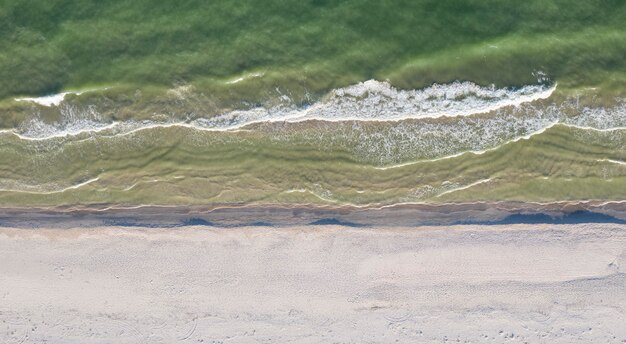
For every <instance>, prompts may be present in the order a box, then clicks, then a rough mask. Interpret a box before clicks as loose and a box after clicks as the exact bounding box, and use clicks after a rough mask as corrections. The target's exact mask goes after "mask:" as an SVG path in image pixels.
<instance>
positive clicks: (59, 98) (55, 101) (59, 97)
mask: <svg viewBox="0 0 626 344" xmlns="http://www.w3.org/2000/svg"><path fill="white" fill-rule="evenodd" d="M106 89H108V87H107V88H102V90H106ZM96 90H97V89H92V90H84V91H68V92H62V93H57V94H50V95H47V96H43V97H23V98H15V101H18V102H31V103H37V104H39V105H42V106H48V107H50V106H59V105H60V104H61V103H62V102H63V101H64V100H65V96H66V95H68V94H74V95H77V96H79V95H81V94H83V93H86V92H91V91H96Z"/></svg>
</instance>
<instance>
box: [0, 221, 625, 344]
mask: <svg viewBox="0 0 626 344" xmlns="http://www.w3.org/2000/svg"><path fill="white" fill-rule="evenodd" d="M625 266H626V226H623V225H611V224H588V225H558V226H557V225H513V226H455V227H439V228H423V227H422V228H412V229H389V228H376V229H353V228H344V227H335V226H327V227H320V226H309V227H298V228H283V229H276V228H258V227H256V228H235V229H232V228H231V229H206V228H186V229H177V230H163V229H124V228H98V229H93V228H92V229H65V230H42V229H37V230H26V229H0V342H1V343H43V342H48V343H175V342H183V343H201V342H204V343H257V342H263V343H285V342H298V343H319V342H339V343H366V342H372V343H391V342H404V343H424V342H425V343H428V342H435V343H440V342H445V341H448V342H461V343H469V342H472V343H476V342H481V343H484V342H494V343H502V342H512V343H516V342H519V343H523V342H528V343H579V342H580V343H589V342H602V343H607V342H609V343H623V342H625V341H626V315H625V312H626V275H625V274H624V273H623V271H624V267H625Z"/></svg>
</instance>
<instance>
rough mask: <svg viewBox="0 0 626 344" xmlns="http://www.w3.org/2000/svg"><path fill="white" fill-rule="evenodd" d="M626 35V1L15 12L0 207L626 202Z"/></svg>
mask: <svg viewBox="0 0 626 344" xmlns="http://www.w3.org/2000/svg"><path fill="white" fill-rule="evenodd" d="M624 23H626V2H624V1H619V0H589V1H578V2H572V1H563V0H558V1H557V0H532V1H523V2H520V1H491V0H480V1H445V0H444V1H441V0H440V1H426V0H416V1H380V0H379V1H365V0H362V1H331V0H313V1H285V0H281V1H244V0H239V1H175V2H174V1H153V0H150V1H148V0H137V1H88V0H85V1H76V0H47V1H42V0H20V1H17V0H0V130H1V131H0V205H2V206H29V205H42V206H45V205H72V204H83V205H88V204H125V205H137V204H217V203H220V204H221V203H237V204H241V203H264V202H266V203H322V204H338V203H339V204H344V203H351V204H359V205H365V204H389V203H397V202H450V201H464V202H465V201H498V200H520V201H546V202H547V201H558V200H588V199H599V200H623V199H626V164H625V163H624V162H625V161H626V148H625V147H626V138H625V136H624V135H625V132H624V128H625V127H626V25H625V24H624ZM367 80H378V81H370V82H366V81H367ZM363 82H366V83H365V84H363ZM61 92H76V94H74V93H70V94H67V95H65V97H63V96H61V97H60V98H58V99H57V100H55V101H54V102H52V103H37V101H29V100H23V99H22V100H20V99H21V98H37V97H42V96H48V95H54V94H58V93H61ZM307 116H308V117H307ZM294 118H297V121H295V120H294Z"/></svg>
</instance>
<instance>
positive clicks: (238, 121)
mask: <svg viewBox="0 0 626 344" xmlns="http://www.w3.org/2000/svg"><path fill="white" fill-rule="evenodd" d="M555 89H556V85H554V86H552V87H547V86H543V85H531V86H524V87H522V88H520V89H518V90H509V89H496V88H493V87H491V88H488V87H481V86H478V85H476V84H474V83H471V82H454V83H452V84H447V85H438V84H435V85H433V86H431V87H428V88H425V89H423V90H398V89H396V88H394V87H393V86H391V85H390V84H389V83H387V82H382V81H376V80H369V81H366V82H362V83H359V84H356V85H352V86H348V87H345V88H340V89H337V90H334V91H332V92H331V93H330V94H329V95H328V96H327V97H326V98H325V99H323V100H321V101H319V102H317V103H316V104H314V105H313V106H310V107H307V108H297V107H290V106H278V107H274V108H269V109H268V108H263V107H258V108H254V109H250V110H237V111H232V112H228V113H225V114H222V115H219V116H215V117H211V118H202V119H198V120H195V121H194V122H193V124H194V125H197V126H199V127H204V128H212V129H222V130H229V129H237V128H241V127H243V126H246V125H249V124H253V123H261V122H283V121H284V122H292V123H293V122H301V121H307V120H323V121H401V120H405V119H412V118H425V117H430V118H436V117H442V116H451V117H455V116H469V115H473V114H478V113H486V112H490V111H494V110H497V109H499V108H502V107H506V106H518V105H520V104H523V103H527V102H532V101H535V100H539V99H546V98H548V97H550V95H552V93H553V92H554V90H555Z"/></svg>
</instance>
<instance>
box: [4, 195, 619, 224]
mask: <svg viewBox="0 0 626 344" xmlns="http://www.w3.org/2000/svg"><path fill="white" fill-rule="evenodd" d="M515 223H520V224H525V223H526V224H541V223H545V224H574V223H617V224H626V201H615V202H606V201H604V202H601V201H581V202H553V203H530V202H472V203H441V204H435V203H420V204H394V205H387V206H370V207H356V206H349V205H342V206H319V205H304V204H302V205H287V204H263V205H259V204H248V205H224V204H222V205H219V204H215V205H207V206H154V205H150V206H134V207H123V206H111V205H101V206H70V207H52V208H0V227H34V228H36V227H47V226H48V227H49V226H52V227H55V226H58V227H71V226H79V227H96V226H122V227H165V228H167V227H183V226H192V225H201V226H212V227H245V226H277V227H281V226H293V225H343V226H348V227H369V226H392V227H393V226H449V225H463V224H476V225H496V224H515Z"/></svg>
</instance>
